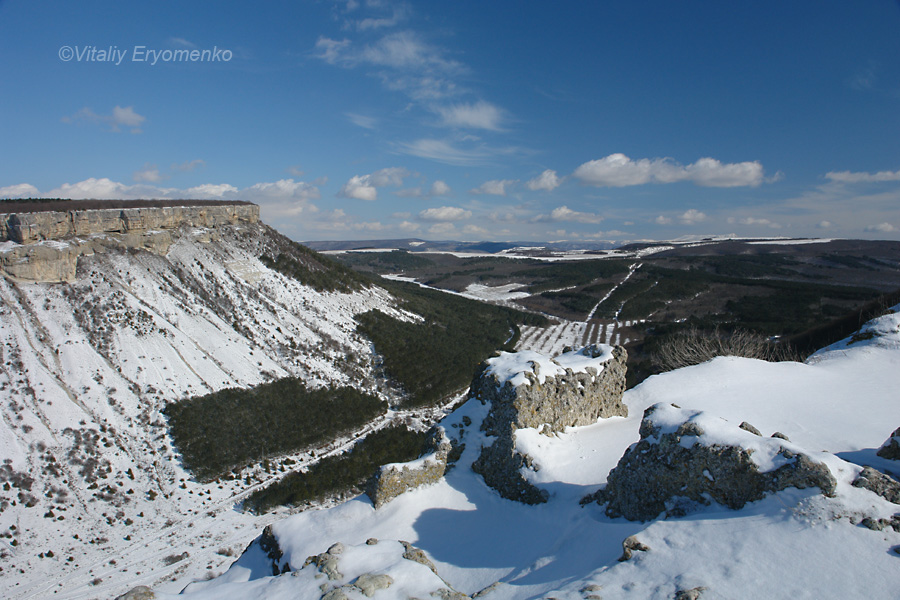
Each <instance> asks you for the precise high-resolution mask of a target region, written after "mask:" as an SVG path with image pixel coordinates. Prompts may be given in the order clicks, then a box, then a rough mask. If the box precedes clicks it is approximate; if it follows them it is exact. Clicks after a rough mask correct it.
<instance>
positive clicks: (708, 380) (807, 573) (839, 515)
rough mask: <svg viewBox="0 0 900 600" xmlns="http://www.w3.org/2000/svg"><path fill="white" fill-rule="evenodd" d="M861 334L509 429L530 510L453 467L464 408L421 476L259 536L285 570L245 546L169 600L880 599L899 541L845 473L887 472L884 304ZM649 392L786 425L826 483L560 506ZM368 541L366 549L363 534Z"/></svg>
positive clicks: (891, 420) (476, 438)
mask: <svg viewBox="0 0 900 600" xmlns="http://www.w3.org/2000/svg"><path fill="white" fill-rule="evenodd" d="M867 331H871V337H870V339H862V340H861V341H858V342H856V343H847V342H842V343H839V344H835V345H834V346H832V347H829V348H827V349H824V350H822V351H820V352H819V353H817V354H815V355H813V356H812V357H811V358H810V359H809V360H808V361H807V362H806V363H766V362H761V361H757V360H751V359H740V358H717V359H714V360H712V361H710V362H707V363H704V364H701V365H697V366H694V367H688V368H684V369H680V370H677V371H673V372H669V373H665V374H662V375H657V376H654V377H651V378H649V379H648V380H646V381H645V382H644V383H642V384H641V385H639V386H638V387H636V388H634V389H633V390H630V391H628V392H626V395H625V402H626V404H627V405H628V407H629V416H628V417H626V418H622V417H616V418H611V419H606V420H601V421H600V422H598V423H597V424H594V425H590V426H586V427H580V428H571V429H569V430H567V431H566V432H565V433H563V434H559V435H555V436H552V437H548V436H544V435H540V434H537V433H536V432H533V431H529V430H520V431H519V437H518V441H517V443H518V444H519V449H520V450H524V451H527V452H528V454H529V455H530V456H531V457H532V459H533V461H534V465H535V466H536V467H538V468H537V469H535V470H527V471H525V473H526V475H527V476H528V477H530V479H531V480H532V482H534V483H535V484H537V485H539V486H540V487H542V488H544V489H546V490H547V491H548V492H549V493H550V500H549V502H548V503H546V504H543V505H537V506H526V505H522V504H518V503H515V502H511V501H508V500H504V499H502V498H500V497H499V496H498V495H497V494H496V493H495V492H494V491H493V490H491V489H489V488H488V487H487V486H485V485H484V483H483V481H482V480H481V478H480V477H479V476H478V475H476V474H474V473H473V472H472V471H471V469H470V464H471V463H472V461H473V460H474V459H475V457H476V456H477V454H478V451H479V447H480V446H481V445H482V443H484V442H485V441H486V440H485V438H484V437H483V434H482V433H481V432H480V431H479V427H478V424H479V422H480V421H481V420H482V419H483V418H484V416H485V415H486V411H487V407H485V406H482V405H481V404H480V403H479V402H477V401H469V402H468V403H467V404H465V405H464V406H463V407H461V408H460V409H459V410H458V411H456V412H455V413H454V414H453V415H451V416H450V417H448V418H447V419H446V420H445V421H444V426H445V428H446V430H447V431H448V432H449V433H450V434H451V435H455V436H457V437H458V438H459V439H460V440H461V441H462V442H464V443H465V444H466V448H465V452H464V453H463V456H462V458H461V460H460V462H459V464H458V465H457V466H456V468H455V469H454V470H452V471H451V472H450V473H449V474H448V475H446V476H445V477H444V478H443V479H442V480H441V481H440V482H439V483H437V484H434V485H431V486H428V487H425V488H421V489H418V490H415V491H413V492H409V493H407V494H405V495H403V496H401V497H399V498H397V499H396V500H394V501H393V502H391V503H389V504H387V505H385V506H384V507H382V508H381V509H379V510H378V511H376V510H375V509H374V508H373V507H372V504H371V502H370V501H369V500H368V499H367V498H366V497H365V496H361V497H359V498H355V499H353V500H350V501H348V502H346V503H344V504H341V505H339V506H336V507H333V508H330V509H327V510H321V511H308V512H304V513H300V514H296V515H293V516H291V517H288V518H286V519H283V520H280V521H277V522H275V523H274V524H273V526H272V530H273V533H274V535H275V537H276V538H277V539H278V542H279V544H280V547H281V549H282V550H283V551H284V557H283V559H282V562H283V563H288V564H290V567H291V569H293V570H294V572H293V573H290V574H285V575H281V576H279V577H272V576H271V564H270V562H269V561H267V560H266V559H265V557H264V556H263V555H262V553H261V552H259V551H254V552H251V553H248V554H247V555H245V556H244V557H242V558H241V559H240V560H238V561H237V563H236V564H235V565H234V566H233V567H232V568H231V569H230V570H229V571H228V572H227V573H226V574H225V575H224V576H222V577H220V578H218V579H214V580H212V581H209V582H200V583H196V584H194V585H192V586H190V587H189V588H188V590H187V591H186V593H185V597H187V598H196V599H212V598H216V599H222V598H225V599H228V598H241V599H251V598H260V599H262V598H267V599H271V600H280V599H282V598H284V599H287V598H318V597H320V596H323V595H324V592H325V591H327V590H329V589H331V588H333V587H336V586H338V585H343V584H349V583H352V582H353V581H356V578H357V577H361V576H363V575H365V574H368V575H366V576H367V577H370V578H371V577H375V576H377V575H388V576H389V577H390V578H391V579H392V581H393V583H392V584H391V585H390V587H388V588H387V589H384V590H381V591H377V592H375V595H374V596H373V597H375V598H382V599H384V600H388V599H394V598H398V599H403V600H405V599H406V598H408V597H428V596H427V593H428V591H429V590H435V589H437V588H436V586H439V585H449V586H452V587H453V588H455V589H456V590H458V591H459V592H463V593H465V594H469V595H472V594H475V593H477V592H479V591H482V590H485V591H484V592H483V594H482V596H480V597H485V598H490V599H497V600H500V599H525V598H557V599H559V600H568V599H572V600H575V599H579V600H581V599H585V598H589V597H591V596H594V597H596V596H602V598H604V599H607V600H609V599H615V598H640V599H645V598H659V599H671V598H673V597H674V596H675V594H676V593H677V592H678V591H686V590H691V589H697V588H702V589H703V590H702V597H703V598H733V599H741V598H747V599H755V598H841V599H844V598H860V597H865V598H871V599H889V598H897V597H898V590H900V555H898V553H897V551H896V550H897V548H898V546H900V534H898V533H896V532H894V531H893V530H892V529H890V528H886V529H884V530H883V531H874V530H870V529H868V528H866V527H864V526H862V525H860V521H861V520H862V518H863V517H865V516H870V517H875V518H885V517H890V516H891V515H892V514H894V513H896V512H897V511H898V506H897V505H894V504H890V503H888V502H887V501H885V500H883V499H882V498H881V497H879V496H877V495H875V494H873V493H871V492H869V491H867V490H863V489H859V488H855V487H852V486H851V485H850V482H851V481H852V480H853V479H854V478H855V477H856V475H857V474H858V473H859V471H860V466H859V465H861V464H870V465H874V466H876V467H878V468H881V469H889V470H894V471H895V472H896V471H897V470H898V465H896V464H893V462H894V461H888V460H885V459H881V458H879V457H877V456H875V450H876V449H877V448H878V447H879V446H880V445H881V444H882V443H883V442H884V441H885V439H887V437H888V436H889V435H890V434H891V431H892V430H893V429H895V428H896V427H897V426H898V425H900V403H898V402H897V396H896V393H897V389H898V388H900V315H896V314H894V315H889V316H886V317H882V318H880V319H878V320H877V321H875V322H873V323H870V324H869V325H867ZM861 337H864V338H865V337H869V336H868V335H865V336H861ZM659 402H669V403H675V404H678V405H679V406H681V407H683V408H685V409H690V410H700V411H706V412H707V413H708V414H709V416H708V417H706V418H713V419H719V418H720V419H724V420H725V421H727V422H728V423H730V424H731V429H730V428H729V427H726V426H725V421H723V426H722V431H727V430H734V429H733V427H734V426H736V425H737V424H739V423H741V422H743V421H747V422H749V423H751V424H752V425H754V426H756V427H757V428H758V429H759V430H761V432H762V434H763V435H764V436H770V435H771V434H772V433H774V432H776V431H777V432H781V433H782V434H786V435H787V436H788V437H790V439H791V442H792V444H793V445H795V446H796V447H801V448H803V449H804V451H805V452H807V453H809V454H811V455H813V456H815V457H816V459H817V460H819V461H822V462H824V463H825V464H826V465H827V466H828V468H829V469H830V471H831V473H832V474H833V475H834V477H835V478H836V480H837V482H838V483H837V490H836V493H835V495H834V497H831V498H828V497H825V496H823V495H821V494H820V493H819V490H818V489H817V488H810V489H806V490H797V489H795V488H789V489H787V490H784V491H781V492H778V493H775V494H772V495H770V496H768V497H766V498H765V499H763V500H761V501H758V502H753V503H750V504H748V505H747V506H745V507H744V508H743V509H741V510H736V511H735V510H729V509H727V508H724V507H722V506H719V505H716V504H715V503H713V504H712V505H711V506H709V507H705V508H695V509H694V510H693V512H690V513H689V514H688V515H687V516H685V517H681V518H669V519H656V520H653V521H649V522H645V523H640V522H631V521H627V520H624V519H621V518H618V519H612V518H609V517H607V516H606V515H605V513H604V511H603V507H601V506H597V505H596V504H590V505H587V506H585V507H584V508H582V507H580V506H579V502H578V500H579V499H580V498H582V497H583V496H584V495H586V494H588V493H590V492H593V491H595V490H597V489H598V488H599V487H601V486H603V485H604V483H605V481H606V477H607V473H608V472H609V470H610V469H611V468H612V467H613V466H615V465H616V463H617V461H618V459H619V457H621V455H622V453H623V452H624V451H625V449H626V448H627V447H628V446H629V445H630V444H632V443H633V442H635V441H636V440H637V439H638V425H639V423H640V420H641V415H642V413H643V411H644V409H645V408H647V407H648V406H651V405H653V404H656V403H659ZM466 422H471V425H469V426H466V425H465V423H466ZM737 431H741V435H745V434H746V432H743V431H742V430H737ZM736 437H740V436H736ZM632 535H634V536H637V538H638V540H639V541H640V542H641V543H643V544H645V545H646V546H647V547H648V548H649V549H648V550H646V551H641V552H635V555H634V557H633V558H631V559H630V560H628V561H625V562H619V561H618V560H617V559H618V558H619V556H620V555H621V554H622V541H623V540H624V539H625V538H626V537H628V536H632ZM370 538H371V539H377V540H378V543H377V544H376V545H371V543H370V544H367V543H366V541H367V540H369V539H370ZM398 540H399V541H405V542H409V543H412V544H413V545H414V546H416V547H418V548H420V549H422V550H423V551H424V552H425V553H426V554H427V557H428V558H429V559H430V560H431V561H432V562H433V564H434V565H435V567H436V573H437V575H440V577H441V578H443V582H442V581H441V580H439V579H437V578H436V574H435V573H434V572H432V571H431V570H430V569H428V568H419V567H422V565H420V564H418V563H413V562H412V561H409V560H404V559H402V558H401V554H402V553H403V551H404V546H402V544H400V543H398ZM335 542H341V543H342V544H343V545H344V553H343V554H341V555H340V560H339V561H338V562H337V563H335V564H336V566H337V567H339V569H338V570H339V572H338V573H336V575H340V577H336V578H335V579H333V580H329V579H325V578H324V577H322V576H321V574H319V573H318V572H317V570H316V568H315V565H310V566H307V567H306V568H304V563H305V562H306V559H307V557H309V556H314V555H318V554H320V553H324V552H325V551H326V550H327V549H328V548H329V547H331V546H332V544H334V543H335ZM317 574H318V575H320V578H316V575H317ZM360 581H363V579H362V578H361V579H360ZM366 581H368V580H366ZM381 581H382V582H383V581H385V580H384V579H382V580H381ZM360 585H362V583H360ZM320 586H323V587H320ZM164 591H167V592H175V591H177V590H175V589H174V588H173V587H169V588H167V587H165V586H161V587H159V588H157V593H158V597H160V598H169V597H170V596H168V595H165V594H163V593H160V592H164ZM342 592H346V597H347V598H350V599H352V600H357V599H362V598H364V597H365V596H363V595H362V593H361V592H358V591H352V590H350V589H349V588H343V589H342ZM334 597H340V596H334ZM445 597H449V596H445Z"/></svg>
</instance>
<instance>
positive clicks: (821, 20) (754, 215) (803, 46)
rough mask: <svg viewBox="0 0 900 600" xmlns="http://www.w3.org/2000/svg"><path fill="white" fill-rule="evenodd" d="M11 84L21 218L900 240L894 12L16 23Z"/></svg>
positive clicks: (11, 3)
mask: <svg viewBox="0 0 900 600" xmlns="http://www.w3.org/2000/svg"><path fill="white" fill-rule="evenodd" d="M110 48H112V52H109V49H110ZM192 53H193V54H192ZM0 81H2V93H0V136H2V140H3V144H2V150H0V197H26V196H51V197H57V196H59V197H71V198H138V197H141V198H144V197H172V198H178V197H193V198H225V199H247V200H251V201H254V202H257V203H259V204H260V206H261V207H262V214H263V219H264V220H265V221H266V222H267V223H269V224H271V225H273V226H275V227H276V228H278V229H279V230H281V231H282V232H284V233H286V234H287V235H289V236H291V237H293V238H295V239H298V240H322V239H377V238H392V237H420V238H425V239H461V240H533V241H551V240H573V241H579V240H581V241H590V240H619V241H621V240H634V239H671V238H680V237H684V236H706V235H720V234H736V235H739V236H791V237H795V236H815V237H850V238H876V239H895V240H896V239H900V3H898V2H896V1H893V0H891V1H889V0H866V1H863V2H846V1H839V2H838V1H821V0H816V1H792V2H783V1H777V2H776V1H762V2H742V3H734V2H690V1H686V2H671V1H670V0H667V1H659V2H649V1H647V2H640V1H639V2H628V3H606V2H580V1H579V2H552V3H551V2H539V1H536V0H535V1H529V0H515V1H514V0H497V1H490V2H487V1H483V0H482V1H480V2H476V1H468V0H454V1H452V2H451V1H449V0H447V1H430V2H390V1H387V0H378V1H369V2H367V1H366V0H341V1H337V0H334V1H331V0H320V1H313V0H309V1H303V0H301V1H293V2H283V1H267V2H257V3H253V4H251V3H249V2H233V1H231V2H228V1H225V2H222V1H218V2H211V1H210V2H166V1H160V2H152V3H149V2H112V1H109V2H90V1H87V2H78V3H74V2H63V1H55V2H50V1H43V0H28V1H25V0H0Z"/></svg>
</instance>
